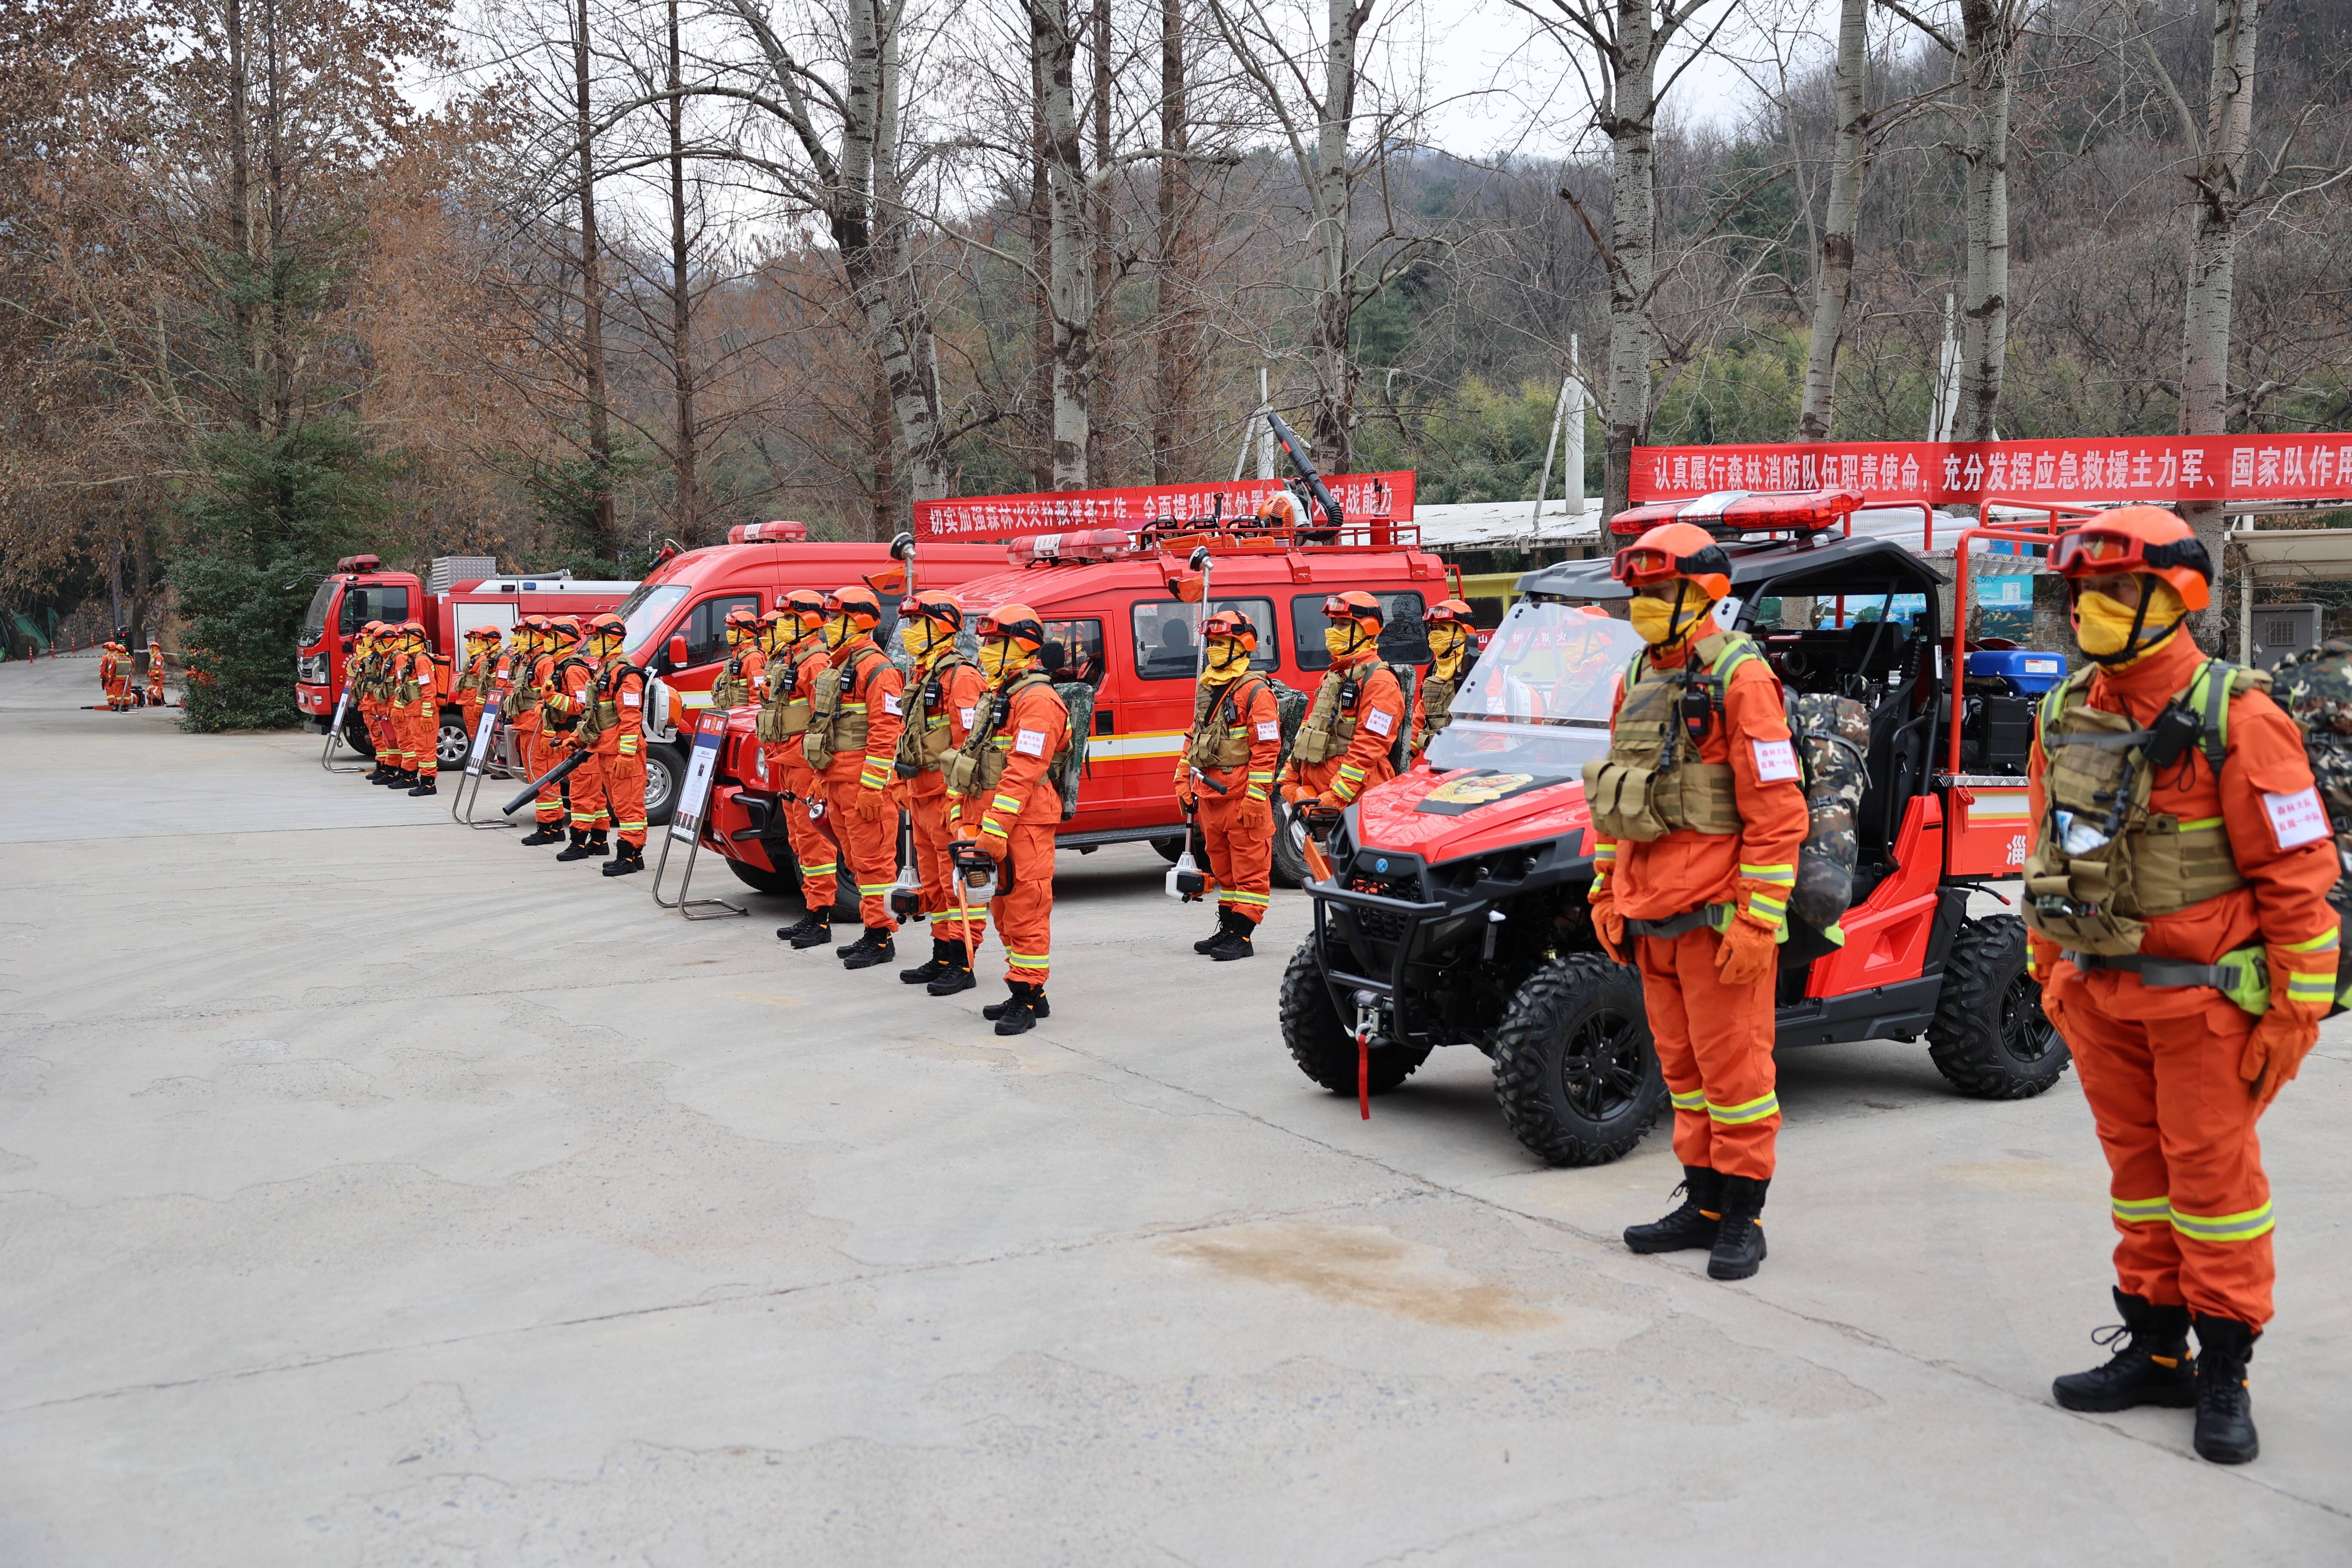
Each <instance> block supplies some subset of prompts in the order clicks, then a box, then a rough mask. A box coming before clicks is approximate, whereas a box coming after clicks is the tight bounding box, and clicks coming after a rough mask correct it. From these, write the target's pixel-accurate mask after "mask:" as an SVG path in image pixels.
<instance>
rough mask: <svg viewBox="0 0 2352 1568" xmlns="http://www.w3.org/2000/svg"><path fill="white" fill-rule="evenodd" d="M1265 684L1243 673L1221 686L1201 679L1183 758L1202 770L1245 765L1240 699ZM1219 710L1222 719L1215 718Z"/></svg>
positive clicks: (1247, 754) (1246, 746) (1246, 738)
mask: <svg viewBox="0 0 2352 1568" xmlns="http://www.w3.org/2000/svg"><path fill="white" fill-rule="evenodd" d="M1265 684H1266V679H1265V677H1264V676H1262V675H1244V676H1241V677H1239V678H1238V679H1234V680H1229V681H1227V682H1226V683H1225V684H1224V685H1223V686H1212V685H1210V684H1209V683H1208V682H1207V681H1205V680H1204V681H1202V683H1201V689H1200V690H1199V691H1198V692H1197V693H1195V694H1194V696H1193V698H1192V734H1191V736H1190V737H1188V738H1187V740H1186V742H1185V744H1184V761H1185V762H1186V763H1189V764H1190V765H1192V766H1193V767H1196V768H1199V769H1201V770H1202V772H1206V771H1208V770H1209V769H1211V768H1218V769H1230V768H1238V767H1241V766H1243V765H1244V764H1246V763H1248V762H1249V759H1250V727H1249V725H1248V724H1247V723H1245V722H1244V721H1243V717H1242V713H1243V709H1242V699H1243V698H1244V696H1245V695H1247V694H1248V693H1250V692H1252V691H1254V690H1255V689H1256V688H1257V687H1260V686H1264V685H1265ZM1220 712H1222V713H1223V722H1219V721H1218V715H1219V713H1220ZM1351 732H1352V731H1351Z"/></svg>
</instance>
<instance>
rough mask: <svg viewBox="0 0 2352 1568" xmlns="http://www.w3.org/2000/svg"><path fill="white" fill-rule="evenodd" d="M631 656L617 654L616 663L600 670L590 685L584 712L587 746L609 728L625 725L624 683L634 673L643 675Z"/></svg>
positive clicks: (582, 732) (583, 733)
mask: <svg viewBox="0 0 2352 1568" xmlns="http://www.w3.org/2000/svg"><path fill="white" fill-rule="evenodd" d="M643 673H644V672H643V671H642V670H639V669H638V668H637V667H636V666H635V665H634V664H631V663H630V662H629V661H628V660H627V659H625V658H621V657H619V656H618V655H615V656H614V659H613V662H612V663H610V664H608V665H606V666H604V668H602V669H600V670H598V671H597V672H596V679H594V680H593V681H591V682H589V685H588V694H587V695H588V700H587V702H586V703H585V704H584V707H583V712H582V713H581V715H580V743H581V744H582V745H583V746H584V745H587V744H589V743H590V742H593V741H595V740H596V739H597V737H599V736H601V735H603V734H604V733H605V732H606V731H612V730H617V729H619V728H620V727H621V705H620V702H619V700H618V699H619V697H620V690H621V682H622V680H623V679H625V678H626V677H628V676H631V675H637V674H643Z"/></svg>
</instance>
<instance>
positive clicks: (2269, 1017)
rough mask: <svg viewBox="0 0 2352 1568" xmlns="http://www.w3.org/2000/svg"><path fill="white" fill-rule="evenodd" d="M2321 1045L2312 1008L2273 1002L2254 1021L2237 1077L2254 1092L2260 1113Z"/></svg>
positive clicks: (2317, 1021) (2316, 1019)
mask: <svg viewBox="0 0 2352 1568" xmlns="http://www.w3.org/2000/svg"><path fill="white" fill-rule="evenodd" d="M2318 1043H2319V1016H2318V1014H2317V1013H2316V1012H2315V1010H2313V1009H2311V1008H2307V1007H2300V1006H2297V1005H2294V1003H2292V1002H2275V1001H2274V1002H2273V1003H2272V1004H2271V1010H2270V1011H2269V1012H2267V1013H2265V1014H2263V1016H2261V1017H2259V1018H2257V1019H2255V1020H2254V1032H2253V1033H2252V1034H2251V1035H2249V1036H2247V1037H2246V1048H2245V1050H2244V1052H2243V1053H2242V1054H2241V1055H2240V1056H2239V1058H2238V1076H2239V1077H2240V1078H2242V1079H2245V1080H2246V1085H2247V1087H2248V1088H2249V1089H2251V1090H2252V1092H2253V1096H2254V1104H2255V1107H2256V1110H2257V1112H2258V1113H2259V1112H2260V1111H2263V1110H2269V1109H2270V1104H2271V1101H2272V1100H2276V1099H2277V1098H2278V1091H2279V1090H2280V1089H2284V1088H2285V1087H2286V1086H2287V1080H2288V1079H2292V1078H2294V1075H2295V1074H2296V1073H2297V1072H2299V1071H2301V1070H2302V1068H2303V1058H2305V1057H2307V1056H2309V1055H2310V1054H2311V1047H2314V1046H2315V1045H2317V1044H2318Z"/></svg>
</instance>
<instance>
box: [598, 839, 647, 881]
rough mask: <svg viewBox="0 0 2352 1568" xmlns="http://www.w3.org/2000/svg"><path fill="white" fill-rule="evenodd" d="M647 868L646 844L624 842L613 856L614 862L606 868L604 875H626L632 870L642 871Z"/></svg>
mask: <svg viewBox="0 0 2352 1568" xmlns="http://www.w3.org/2000/svg"><path fill="white" fill-rule="evenodd" d="M645 868H646V851H645V846H643V845H641V844H624V845H622V846H621V847H620V849H619V850H618V851H617V852H615V853H614V856H613V863H612V864H611V865H609V866H607V867H605V868H604V875H606V876H607V877H625V876H627V875H628V874H629V873H630V872H632V871H642V870H644V869H645Z"/></svg>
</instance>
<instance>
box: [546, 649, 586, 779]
mask: <svg viewBox="0 0 2352 1568" xmlns="http://www.w3.org/2000/svg"><path fill="white" fill-rule="evenodd" d="M543 657H544V658H545V661H546V662H545V664H544V666H543V668H544V670H545V674H544V675H543V676H542V677H541V684H542V686H543V688H544V689H545V690H546V693H547V695H546V696H545V697H544V698H542V699H541V710H542V711H543V712H544V713H545V714H546V716H547V718H548V719H549V720H550V721H551V723H549V724H548V725H547V726H546V728H547V731H548V734H549V736H550V739H551V742H552V743H553V744H554V745H556V746H558V747H564V748H568V747H570V746H571V745H572V732H573V731H575V730H576V729H577V728H578V725H577V723H576V721H577V720H578V719H579V717H580V716H581V715H582V714H583V713H584V712H586V711H587V710H588V702H589V699H590V697H591V695H592V693H593V690H594V688H595V684H596V668H595V666H594V665H593V664H592V663H590V662H589V660H588V657H587V656H586V655H585V654H581V653H577V652H574V653H565V654H548V655H545V656H543ZM584 765H585V764H583V766H584Z"/></svg>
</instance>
